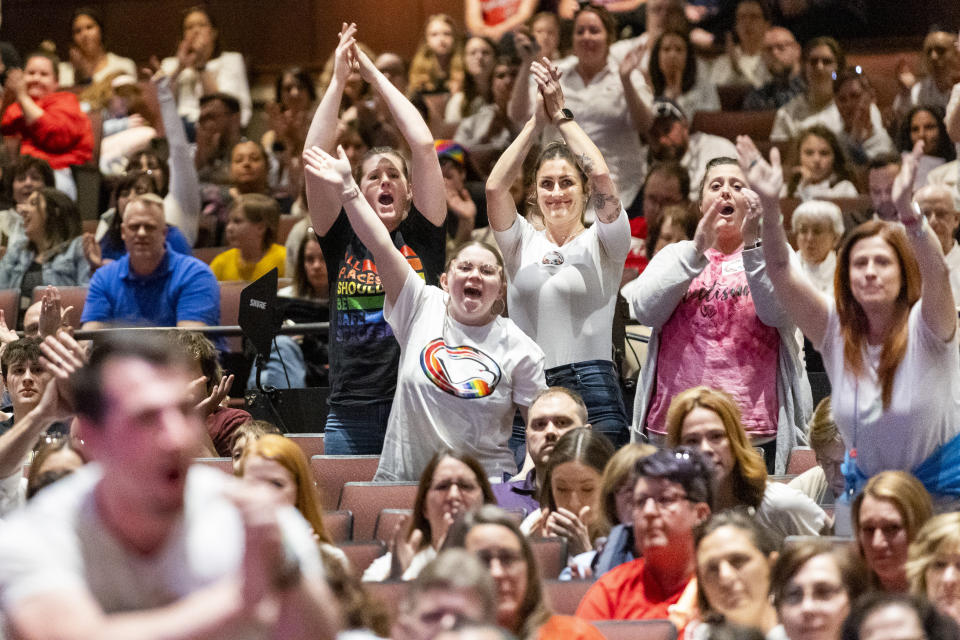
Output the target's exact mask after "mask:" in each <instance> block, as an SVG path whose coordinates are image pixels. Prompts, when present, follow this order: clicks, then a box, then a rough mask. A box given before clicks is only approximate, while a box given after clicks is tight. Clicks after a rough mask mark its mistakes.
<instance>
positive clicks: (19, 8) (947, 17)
mask: <svg viewBox="0 0 960 640" xmlns="http://www.w3.org/2000/svg"><path fill="white" fill-rule="evenodd" d="M837 1H838V2H843V1H845V0H837ZM846 1H849V0H846ZM861 1H862V2H865V3H866V6H867V7H868V11H869V12H870V15H871V25H870V29H869V32H870V34H871V35H872V36H873V37H874V38H880V39H882V38H885V37H893V36H918V35H922V34H923V33H925V32H926V30H927V28H928V26H929V25H931V24H939V25H941V26H943V27H945V28H947V29H950V30H956V29H957V28H958V27H960V1H958V0H861ZM194 4H196V1H195V0H194V1H191V0H6V1H5V2H3V25H2V29H0V37H2V38H3V39H6V40H9V41H11V42H13V43H14V45H15V46H16V47H17V48H18V49H19V50H20V51H21V52H27V51H30V50H32V49H33V48H35V47H36V46H37V44H38V43H39V42H40V40H42V39H44V38H50V39H52V40H54V41H55V42H56V43H57V45H58V50H59V52H60V54H61V55H65V54H66V52H67V46H68V44H69V40H70V33H69V22H70V16H71V14H72V12H73V10H74V9H75V8H76V7H79V6H93V7H95V8H97V9H99V10H101V11H102V13H103V15H104V21H105V26H106V31H107V39H108V46H109V48H110V50H112V51H115V52H117V53H119V54H122V55H125V56H129V57H132V58H133V59H134V60H136V61H137V62H138V63H140V62H144V61H146V60H147V59H148V58H149V56H150V55H151V54H156V55H158V56H160V57H163V56H166V55H172V54H173V52H174V49H175V47H176V42H177V38H178V35H179V25H180V17H181V12H182V11H183V9H185V8H186V7H189V6H192V5H194ZM208 6H209V7H210V9H211V11H212V13H213V14H214V16H215V18H216V20H217V21H218V22H219V23H220V33H221V40H222V43H223V46H224V48H225V49H227V50H234V51H241V52H243V53H244V54H245V55H246V56H247V59H248V60H249V61H250V63H251V65H252V67H253V71H254V72H267V73H270V72H272V71H276V70H277V69H279V68H281V67H283V66H286V65H289V64H304V65H307V66H310V67H314V68H318V67H319V66H320V65H322V64H323V61H324V60H325V59H326V57H327V56H328V55H329V54H330V52H331V51H332V50H333V47H334V45H335V42H336V34H337V31H338V30H339V28H340V24H341V22H342V21H344V20H355V21H357V22H358V24H359V25H360V38H361V40H363V41H364V42H367V43H369V44H371V45H372V46H373V47H374V49H375V50H377V51H386V50H393V51H397V52H398V53H401V54H403V55H405V56H406V57H408V58H409V57H410V56H411V55H412V54H413V52H414V50H415V48H416V45H417V42H418V40H419V38H420V30H421V28H422V25H423V22H424V20H425V18H426V17H427V16H428V15H430V14H433V13H439V12H446V13H449V14H450V15H452V16H453V17H454V18H455V19H456V20H457V21H458V22H459V21H462V17H463V0H211V1H210V2H208ZM880 44H881V45H882V43H880Z"/></svg>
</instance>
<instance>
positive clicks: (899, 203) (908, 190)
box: [891, 140, 923, 224]
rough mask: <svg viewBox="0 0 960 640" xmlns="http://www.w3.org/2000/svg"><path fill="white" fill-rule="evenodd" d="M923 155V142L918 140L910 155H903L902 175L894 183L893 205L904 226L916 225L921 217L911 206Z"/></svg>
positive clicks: (899, 174) (898, 175)
mask: <svg viewBox="0 0 960 640" xmlns="http://www.w3.org/2000/svg"><path fill="white" fill-rule="evenodd" d="M922 155H923V140H917V143H916V144H915V145H913V149H912V150H911V151H910V153H905V154H903V162H902V164H901V165H900V173H898V174H897V177H896V178H895V179H894V181H893V189H892V192H891V197H892V199H893V204H894V205H895V206H896V207H897V214H899V216H900V222H902V223H904V224H915V223H917V222H918V221H919V220H918V218H919V216H920V215H921V214H920V213H918V212H915V211H914V210H913V207H912V206H911V204H912V200H913V182H914V180H915V179H916V177H917V167H918V166H919V163H920V156H922Z"/></svg>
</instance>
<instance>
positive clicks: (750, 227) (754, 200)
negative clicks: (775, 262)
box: [740, 189, 763, 246]
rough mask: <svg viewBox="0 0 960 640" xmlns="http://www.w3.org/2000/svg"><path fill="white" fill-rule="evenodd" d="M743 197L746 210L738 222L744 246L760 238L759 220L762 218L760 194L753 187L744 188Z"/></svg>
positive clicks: (754, 242) (753, 243)
mask: <svg viewBox="0 0 960 640" xmlns="http://www.w3.org/2000/svg"><path fill="white" fill-rule="evenodd" d="M742 193H743V197H744V198H745V199H746V201H747V212H746V214H744V216H743V222H742V223H741V224H740V235H741V236H743V244H744V246H749V245H755V244H756V243H757V240H759V239H760V221H761V220H762V219H763V204H762V203H761V201H760V195H759V194H758V193H757V192H756V191H754V190H753V189H744V190H743V192H742Z"/></svg>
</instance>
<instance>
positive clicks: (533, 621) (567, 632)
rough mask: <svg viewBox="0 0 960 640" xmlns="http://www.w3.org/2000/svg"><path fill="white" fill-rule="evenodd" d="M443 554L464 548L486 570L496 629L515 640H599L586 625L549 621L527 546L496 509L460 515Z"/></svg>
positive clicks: (564, 619) (512, 523) (514, 526)
mask: <svg viewBox="0 0 960 640" xmlns="http://www.w3.org/2000/svg"><path fill="white" fill-rule="evenodd" d="M444 548H445V549H450V548H464V549H466V550H467V551H470V552H472V553H475V554H477V556H478V557H479V558H480V560H481V561H482V562H483V563H484V564H486V565H487V568H489V569H490V574H491V575H492V576H493V581H494V584H495V585H496V587H497V624H498V625H499V626H501V627H503V628H504V629H506V630H507V631H509V632H510V633H513V634H514V635H516V636H517V637H518V638H520V639H521V640H534V639H536V640H547V639H548V638H559V637H563V638H568V639H569V640H602V638H603V635H602V634H601V633H600V632H599V631H598V630H597V629H596V627H594V626H593V625H591V624H590V623H588V622H587V621H585V620H582V619H580V618H574V617H572V616H558V615H553V613H552V611H551V610H550V605H549V604H548V603H547V601H546V596H545V594H544V587H543V581H542V578H541V577H540V569H539V567H538V566H537V560H536V557H534V555H533V548H532V547H531V546H530V541H529V540H527V538H526V536H524V535H523V533H522V532H521V531H520V528H519V526H518V525H517V523H516V520H514V518H512V517H511V516H510V515H509V514H508V513H507V512H506V511H504V510H503V509H501V508H500V507H497V506H494V505H485V506H483V507H480V508H479V509H477V510H476V511H473V512H471V513H468V514H466V515H465V516H464V517H463V518H461V519H460V520H459V521H458V522H457V523H456V524H455V525H454V526H453V527H452V528H451V529H450V534H449V536H448V537H447V541H446V543H445V544H444ZM494 560H496V563H494Z"/></svg>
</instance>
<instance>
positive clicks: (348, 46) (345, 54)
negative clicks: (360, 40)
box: [333, 22, 357, 86]
mask: <svg viewBox="0 0 960 640" xmlns="http://www.w3.org/2000/svg"><path fill="white" fill-rule="evenodd" d="M337 35H338V37H339V38H340V40H339V42H338V43H337V48H336V50H335V51H334V53H333V75H334V76H335V77H336V78H337V80H338V81H339V82H340V84H341V86H343V84H344V83H346V81H347V76H349V75H350V74H351V73H352V72H353V70H354V68H355V66H356V60H355V58H354V47H355V45H356V44H357V39H356V35H357V25H356V24H354V23H350V24H349V25H348V24H347V23H346V22H344V23H343V26H342V27H341V28H340V33H339V34H337Z"/></svg>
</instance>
